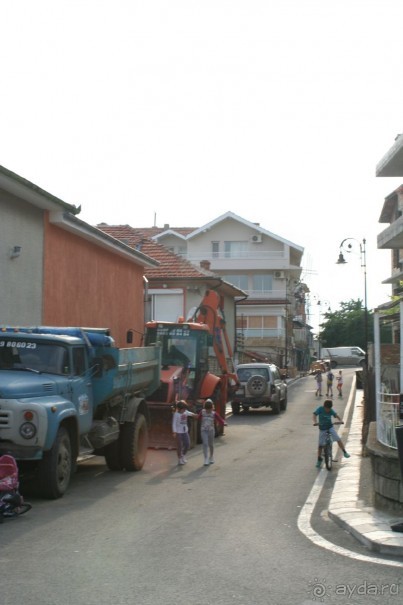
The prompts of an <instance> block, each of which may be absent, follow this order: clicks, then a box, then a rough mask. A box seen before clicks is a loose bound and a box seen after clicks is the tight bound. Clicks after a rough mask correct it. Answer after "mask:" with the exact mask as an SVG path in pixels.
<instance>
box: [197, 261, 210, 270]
mask: <svg viewBox="0 0 403 605" xmlns="http://www.w3.org/2000/svg"><path fill="white" fill-rule="evenodd" d="M210 266H211V263H210V261H209V260H201V261H200V267H201V268H202V269H205V270H206V271H210Z"/></svg>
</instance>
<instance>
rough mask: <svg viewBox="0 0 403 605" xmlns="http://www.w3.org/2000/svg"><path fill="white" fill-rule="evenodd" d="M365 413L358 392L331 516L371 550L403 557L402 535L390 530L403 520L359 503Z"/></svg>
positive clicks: (335, 486)
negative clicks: (346, 457)
mask: <svg viewBox="0 0 403 605" xmlns="http://www.w3.org/2000/svg"><path fill="white" fill-rule="evenodd" d="M363 410H364V408H363V405H362V392H361V393H358V395H357V393H355V402H354V411H353V416H352V419H351V427H350V431H349V434H348V439H347V446H346V447H347V449H348V451H349V453H350V454H351V458H349V459H348V460H346V459H344V458H342V459H341V464H340V470H339V472H338V475H337V478H336V482H335V485H334V488H333V492H332V495H331V498H330V502H329V511H328V513H329V517H330V518H331V519H332V520H333V521H335V522H336V523H337V524H338V525H340V526H341V527H342V528H343V529H345V530H347V531H348V532H349V533H350V534H352V535H353V536H354V537H355V538H357V540H359V542H361V543H362V544H364V546H366V547H367V548H369V549H370V550H372V551H374V552H378V553H382V554H385V555H400V556H403V534H401V533H397V532H394V531H393V530H392V529H391V525H393V524H395V523H397V522H399V521H400V522H401V521H402V518H401V517H396V516H393V513H391V514H388V513H387V512H383V511H381V510H378V509H376V508H373V507H371V506H365V503H364V502H362V501H360V500H359V486H360V471H361V460H362V443H361V428H362V421H363Z"/></svg>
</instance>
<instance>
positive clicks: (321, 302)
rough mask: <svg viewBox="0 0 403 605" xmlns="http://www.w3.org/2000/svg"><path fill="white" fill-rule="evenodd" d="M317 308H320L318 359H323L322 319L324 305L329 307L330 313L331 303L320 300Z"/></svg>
mask: <svg viewBox="0 0 403 605" xmlns="http://www.w3.org/2000/svg"><path fill="white" fill-rule="evenodd" d="M316 304H317V306H318V307H319V323H318V358H319V359H321V349H322V338H321V332H320V325H321V324H320V318H321V315H322V305H327V307H328V311H329V312H330V310H331V309H330V302H329V301H328V300H322V299H320V298H319V299H318V301H317V303H316Z"/></svg>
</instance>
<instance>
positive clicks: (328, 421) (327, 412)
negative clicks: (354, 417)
mask: <svg viewBox="0 0 403 605" xmlns="http://www.w3.org/2000/svg"><path fill="white" fill-rule="evenodd" d="M332 418H336V420H339V421H340V422H341V423H342V424H343V421H342V419H341V418H340V416H338V414H337V413H336V412H335V411H334V409H333V401H332V400H331V399H325V401H324V402H323V405H320V406H319V407H318V408H316V410H315V411H314V412H313V415H312V421H313V425H314V426H316V425H319V445H318V461H317V463H316V467H317V468H320V465H321V464H322V448H323V447H324V445H325V442H326V436H327V431H329V432H330V435H331V436H332V439H333V441H337V445H338V446H339V448H340V449H341V450H342V452H343V456H344V457H345V458H350V454H348V453H347V452H346V448H345V447H344V443H343V442H342V440H341V438H340V437H339V435H338V434H337V433H336V429H335V428H334V427H333V423H332Z"/></svg>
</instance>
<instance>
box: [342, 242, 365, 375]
mask: <svg viewBox="0 0 403 605" xmlns="http://www.w3.org/2000/svg"><path fill="white" fill-rule="evenodd" d="M347 242H348V243H347ZM353 242H355V243H356V244H358V246H359V249H360V262H361V267H362V268H363V269H364V338H365V365H366V367H367V368H368V302H367V256H366V249H365V244H366V240H365V238H364V239H363V240H362V241H361V242H360V241H359V240H357V239H355V238H354V237H346V238H345V239H344V240H343V241H342V242H341V244H340V246H339V258H338V259H337V263H336V264H338V265H344V264H346V263H347V261H346V259H345V258H344V255H343V250H344V252H352V247H353ZM345 245H346V246H345ZM343 246H345V248H343ZM346 248H347V249H346Z"/></svg>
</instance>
